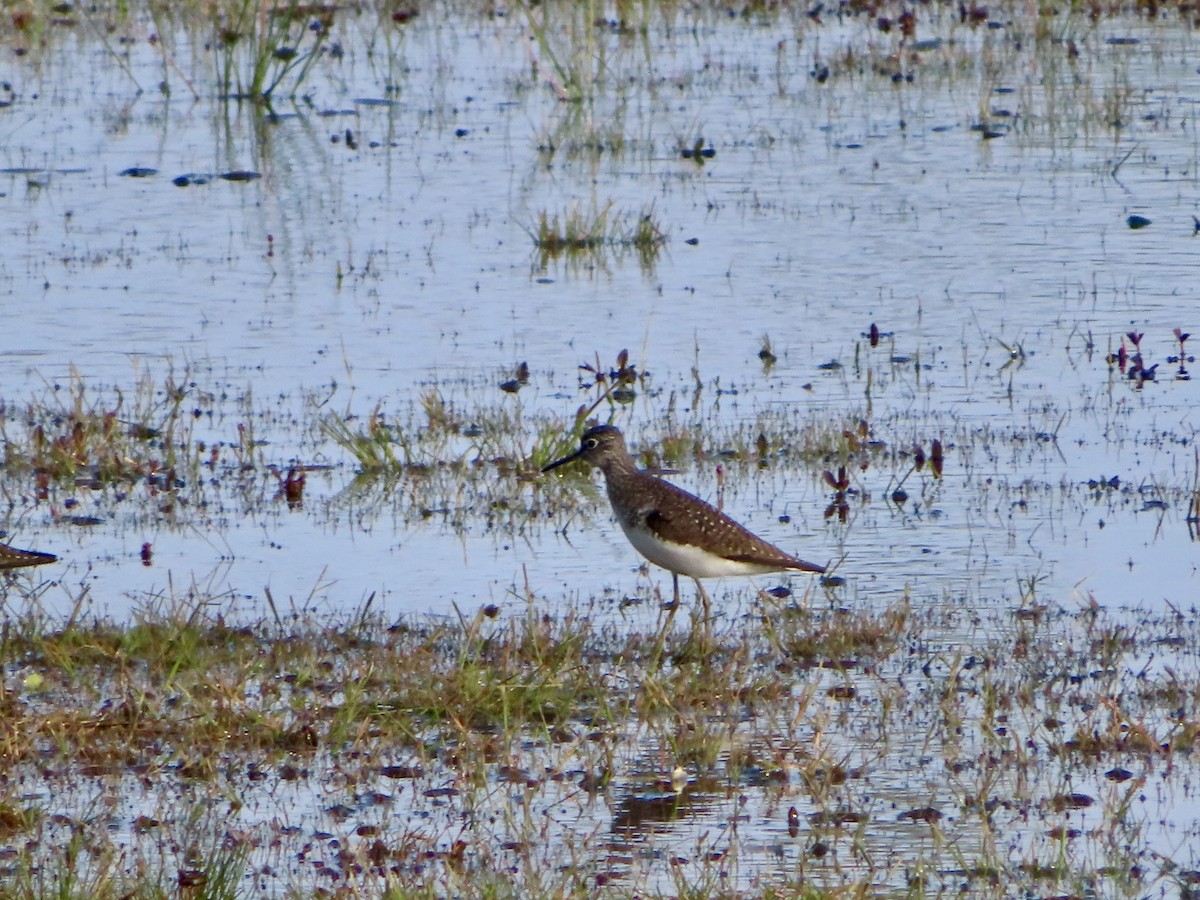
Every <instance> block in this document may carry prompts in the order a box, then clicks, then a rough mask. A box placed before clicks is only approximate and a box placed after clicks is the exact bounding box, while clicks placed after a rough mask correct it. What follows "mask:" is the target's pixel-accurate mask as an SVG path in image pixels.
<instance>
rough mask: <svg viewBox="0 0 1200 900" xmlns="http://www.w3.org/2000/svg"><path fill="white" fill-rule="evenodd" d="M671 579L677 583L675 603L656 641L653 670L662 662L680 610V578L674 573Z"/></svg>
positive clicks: (668, 612) (669, 610)
mask: <svg viewBox="0 0 1200 900" xmlns="http://www.w3.org/2000/svg"><path fill="white" fill-rule="evenodd" d="M671 578H672V580H673V581H674V582H675V602H673V603H672V604H671V605H670V607H669V608H668V609H667V619H666V621H665V622H663V624H662V628H660V629H659V630H658V637H656V638H655V639H654V656H653V657H652V659H653V662H652V663H651V665H650V668H651V669H657V668H658V665H659V663H660V662H661V660H662V653H663V648H664V647H665V646H666V642H667V632H668V631H670V630H671V623H672V622H673V621H675V612H676V610H678V609H679V576H678V575H677V574H676V573H674V572H672V573H671ZM660 612H661V610H660Z"/></svg>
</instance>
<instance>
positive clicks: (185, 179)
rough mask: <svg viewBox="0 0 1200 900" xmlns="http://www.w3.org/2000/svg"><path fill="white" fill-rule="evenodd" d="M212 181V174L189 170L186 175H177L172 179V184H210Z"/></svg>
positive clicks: (176, 185) (186, 185)
mask: <svg viewBox="0 0 1200 900" xmlns="http://www.w3.org/2000/svg"><path fill="white" fill-rule="evenodd" d="M210 181H212V175H210V174H207V173H206V174H200V173H199V172H188V173H186V174H184V175H177V176H175V177H174V178H172V179H171V184H173V185H175V187H190V186H191V185H197V186H199V185H202V184H208V183H209V182H210Z"/></svg>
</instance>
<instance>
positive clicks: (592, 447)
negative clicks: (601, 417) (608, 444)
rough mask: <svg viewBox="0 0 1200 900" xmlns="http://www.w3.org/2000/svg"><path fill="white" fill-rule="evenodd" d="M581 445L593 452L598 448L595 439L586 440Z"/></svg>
mask: <svg viewBox="0 0 1200 900" xmlns="http://www.w3.org/2000/svg"><path fill="white" fill-rule="evenodd" d="M583 443H584V445H585V446H586V447H587V448H588V449H589V450H595V449H596V448H597V447H599V446H600V442H599V441H598V440H596V439H595V438H588V439H587V440H586V441H584V442H583Z"/></svg>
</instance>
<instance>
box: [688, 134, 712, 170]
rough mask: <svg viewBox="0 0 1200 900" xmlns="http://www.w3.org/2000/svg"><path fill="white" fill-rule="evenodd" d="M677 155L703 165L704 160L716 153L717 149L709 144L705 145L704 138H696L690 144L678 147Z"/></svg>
mask: <svg viewBox="0 0 1200 900" xmlns="http://www.w3.org/2000/svg"><path fill="white" fill-rule="evenodd" d="M679 155H680V156H681V157H682V158H684V159H691V160H694V161H695V162H697V163H699V164H700V165H703V164H704V160H706V159H712V158H713V157H714V156H716V155H717V151H716V150H714V149H713V148H712V147H711V146H708V147H705V146H704V138H697V139H696V142H695V143H694V144H692V146H690V147H682V148H680V150H679Z"/></svg>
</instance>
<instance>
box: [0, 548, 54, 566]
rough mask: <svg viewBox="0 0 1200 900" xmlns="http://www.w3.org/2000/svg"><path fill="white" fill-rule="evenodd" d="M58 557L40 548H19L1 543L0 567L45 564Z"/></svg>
mask: <svg viewBox="0 0 1200 900" xmlns="http://www.w3.org/2000/svg"><path fill="white" fill-rule="evenodd" d="M56 559H58V557H57V556H55V555H54V554H53V553H42V552H40V551H38V550H18V549H17V548H16V547H10V546H8V544H0V569H19V568H21V567H22V566H44V565H45V564H46V563H52V562H54V561H55V560H56Z"/></svg>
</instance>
